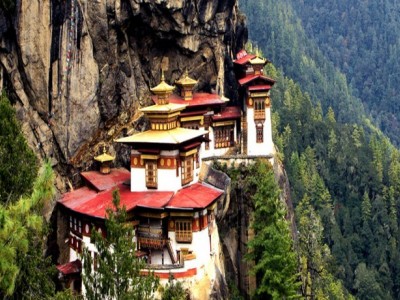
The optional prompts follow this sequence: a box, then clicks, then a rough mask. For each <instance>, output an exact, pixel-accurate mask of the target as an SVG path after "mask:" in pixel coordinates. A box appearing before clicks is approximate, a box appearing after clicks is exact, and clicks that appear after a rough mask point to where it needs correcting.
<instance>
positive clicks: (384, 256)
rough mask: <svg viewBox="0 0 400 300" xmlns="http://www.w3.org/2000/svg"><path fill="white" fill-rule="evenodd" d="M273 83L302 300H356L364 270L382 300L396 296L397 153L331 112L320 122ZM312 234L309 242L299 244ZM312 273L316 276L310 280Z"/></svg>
mask: <svg viewBox="0 0 400 300" xmlns="http://www.w3.org/2000/svg"><path fill="white" fill-rule="evenodd" d="M277 77H278V78H279V81H278V82H277V83H276V85H275V88H274V90H273V91H272V93H273V95H272V99H273V109H274V114H275V115H276V117H275V118H274V121H275V122H278V123H276V124H274V128H276V129H275V130H274V135H275V136H274V140H275V141H278V142H279V143H280V145H281V146H280V147H281V148H280V150H281V151H283V154H284V155H283V157H284V163H285V166H286V169H287V173H288V176H289V180H290V183H291V189H292V191H291V192H292V197H293V198H292V199H293V202H294V204H295V206H298V210H297V219H298V222H297V225H298V229H299V232H300V236H299V251H300V253H303V254H302V258H301V262H302V268H301V272H302V279H303V293H304V294H303V295H304V296H306V295H308V294H314V295H315V296H317V295H318V298H322V299H323V298H324V297H328V296H329V295H332V293H336V295H342V296H343V295H344V297H345V298H349V295H348V293H349V292H351V293H353V294H354V295H355V296H357V297H358V296H359V293H361V291H362V289H359V288H356V286H357V287H358V286H362V284H361V282H362V281H359V282H360V283H359V284H356V282H355V280H356V276H355V273H356V269H357V266H358V265H359V264H360V263H365V265H366V266H367V269H368V270H370V271H371V272H372V273H371V274H374V276H372V277H371V276H370V277H371V278H374V280H375V281H376V283H377V285H378V290H381V291H384V294H383V295H384V297H385V299H394V298H395V297H396V295H399V292H400V285H399V269H400V268H399V266H398V263H399V254H398V253H397V252H396V251H399V242H400V241H399V239H400V238H399V218H398V215H399V211H398V208H399V207H400V197H399V195H400V193H399V186H400V185H399V182H400V181H399V178H400V176H399V175H400V171H399V170H400V168H399V165H400V155H399V151H398V150H396V149H395V148H394V147H393V146H392V145H391V144H390V143H389V142H388V140H387V139H385V138H383V137H382V136H381V135H380V134H376V133H375V132H369V131H366V130H364V129H363V128H362V127H361V126H359V125H356V124H346V123H345V124H343V123H341V122H338V121H336V118H335V114H334V113H333V110H331V109H328V112H327V113H326V115H323V112H322V111H321V108H320V106H318V105H312V104H311V103H310V98H309V96H308V95H307V94H305V93H302V92H301V90H300V89H299V86H298V85H297V84H295V83H294V82H293V81H292V80H290V79H287V78H284V77H282V76H281V75H280V74H278V76H277ZM304 201H305V202H304ZM303 202H304V203H308V204H307V205H305V204H304V203H303ZM302 203H303V204H302ZM301 211H303V212H302V213H301ZM311 211H312V212H313V213H312V214H310V212H311ZM306 212H307V213H306ZM305 213H306V216H307V217H303V219H302V215H303V214H305ZM310 220H313V221H312V222H311V221H310ZM309 221H310V222H311V223H310V224H309V223H308V222H309ZM318 224H319V225H318ZM317 225H318V226H317ZM304 228H305V229H304ZM313 228H314V229H315V233H314V235H313V236H311V237H312V238H313V239H312V240H309V239H304V238H303V237H302V236H301V234H302V233H303V232H310V231H312V229H313ZM314 229H313V230H314ZM311 241H313V243H311ZM310 245H315V247H314V248H312V249H309V251H306V250H307V249H308V248H307V247H310ZM318 253H319V254H318ZM314 266H319V267H321V266H322V267H321V268H322V269H319V272H316V273H315V272H314V273H313V272H311V271H310V270H312V269H313V268H314ZM317 269H318V268H317ZM321 270H322V271H321ZM359 280H361V279H359ZM368 280H369V279H368ZM305 286H306V287H307V288H304V287H305ZM333 291H336V292H333ZM342 296H335V297H336V298H337V299H342V298H343V297H342ZM329 297H331V296H329ZM332 297H333V296H332Z"/></svg>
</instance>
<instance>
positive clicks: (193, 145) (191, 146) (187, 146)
mask: <svg viewBox="0 0 400 300" xmlns="http://www.w3.org/2000/svg"><path fill="white" fill-rule="evenodd" d="M200 145H201V142H194V143H191V144H189V145H186V146H183V147H182V148H181V149H182V150H183V151H188V150H190V149H194V148H196V147H198V146H200Z"/></svg>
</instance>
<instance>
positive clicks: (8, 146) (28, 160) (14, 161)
mask: <svg viewBox="0 0 400 300" xmlns="http://www.w3.org/2000/svg"><path fill="white" fill-rule="evenodd" d="M37 170H38V167H37V163H36V157H35V155H34V153H33V152H32V150H31V149H30V148H29V147H28V145H27V143H26V141H25V138H24V136H23V135H22V133H21V125H20V124H19V122H18V121H17V119H16V117H15V111H14V109H13V108H12V106H11V104H10V102H9V101H8V99H7V97H6V95H5V94H4V93H3V94H1V95H0V202H1V203H6V202H8V201H11V202H14V201H16V200H18V199H19V197H20V196H21V195H27V194H29V193H30V192H31V190H32V185H33V182H34V180H35V178H36V175H37Z"/></svg>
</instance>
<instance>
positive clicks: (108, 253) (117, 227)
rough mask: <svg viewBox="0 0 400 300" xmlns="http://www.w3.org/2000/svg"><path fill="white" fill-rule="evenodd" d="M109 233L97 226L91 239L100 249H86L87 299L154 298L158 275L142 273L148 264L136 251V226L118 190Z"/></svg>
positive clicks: (111, 210)
mask: <svg viewBox="0 0 400 300" xmlns="http://www.w3.org/2000/svg"><path fill="white" fill-rule="evenodd" d="M105 227H106V237H103V236H102V235H101V234H100V233H98V232H97V231H96V230H95V229H93V230H92V231H91V232H92V240H93V243H94V245H95V247H96V249H97V252H91V251H89V249H88V248H84V250H83V260H82V261H83V267H84V272H83V283H84V286H85V290H86V291H85V297H86V298H87V299H117V300H122V299H133V300H147V299H153V293H154V291H155V290H156V288H157V287H158V284H159V281H158V278H157V277H155V276H154V275H153V273H152V272H150V271H149V272H148V273H147V274H146V275H144V274H143V273H142V271H143V269H145V267H146V264H145V262H144V261H142V260H141V259H139V258H137V257H136V255H135V244H134V242H133V237H134V235H135V232H134V227H133V226H132V224H130V223H129V221H128V219H127V214H126V210H125V207H121V206H120V198H119V191H118V190H115V191H114V192H113V207H112V208H109V209H107V219H106V222H105Z"/></svg>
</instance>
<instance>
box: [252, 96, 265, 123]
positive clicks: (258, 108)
mask: <svg viewBox="0 0 400 300" xmlns="http://www.w3.org/2000/svg"><path fill="white" fill-rule="evenodd" d="M254 119H256V120H257V119H262V120H265V102H264V99H256V100H255V101H254Z"/></svg>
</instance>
